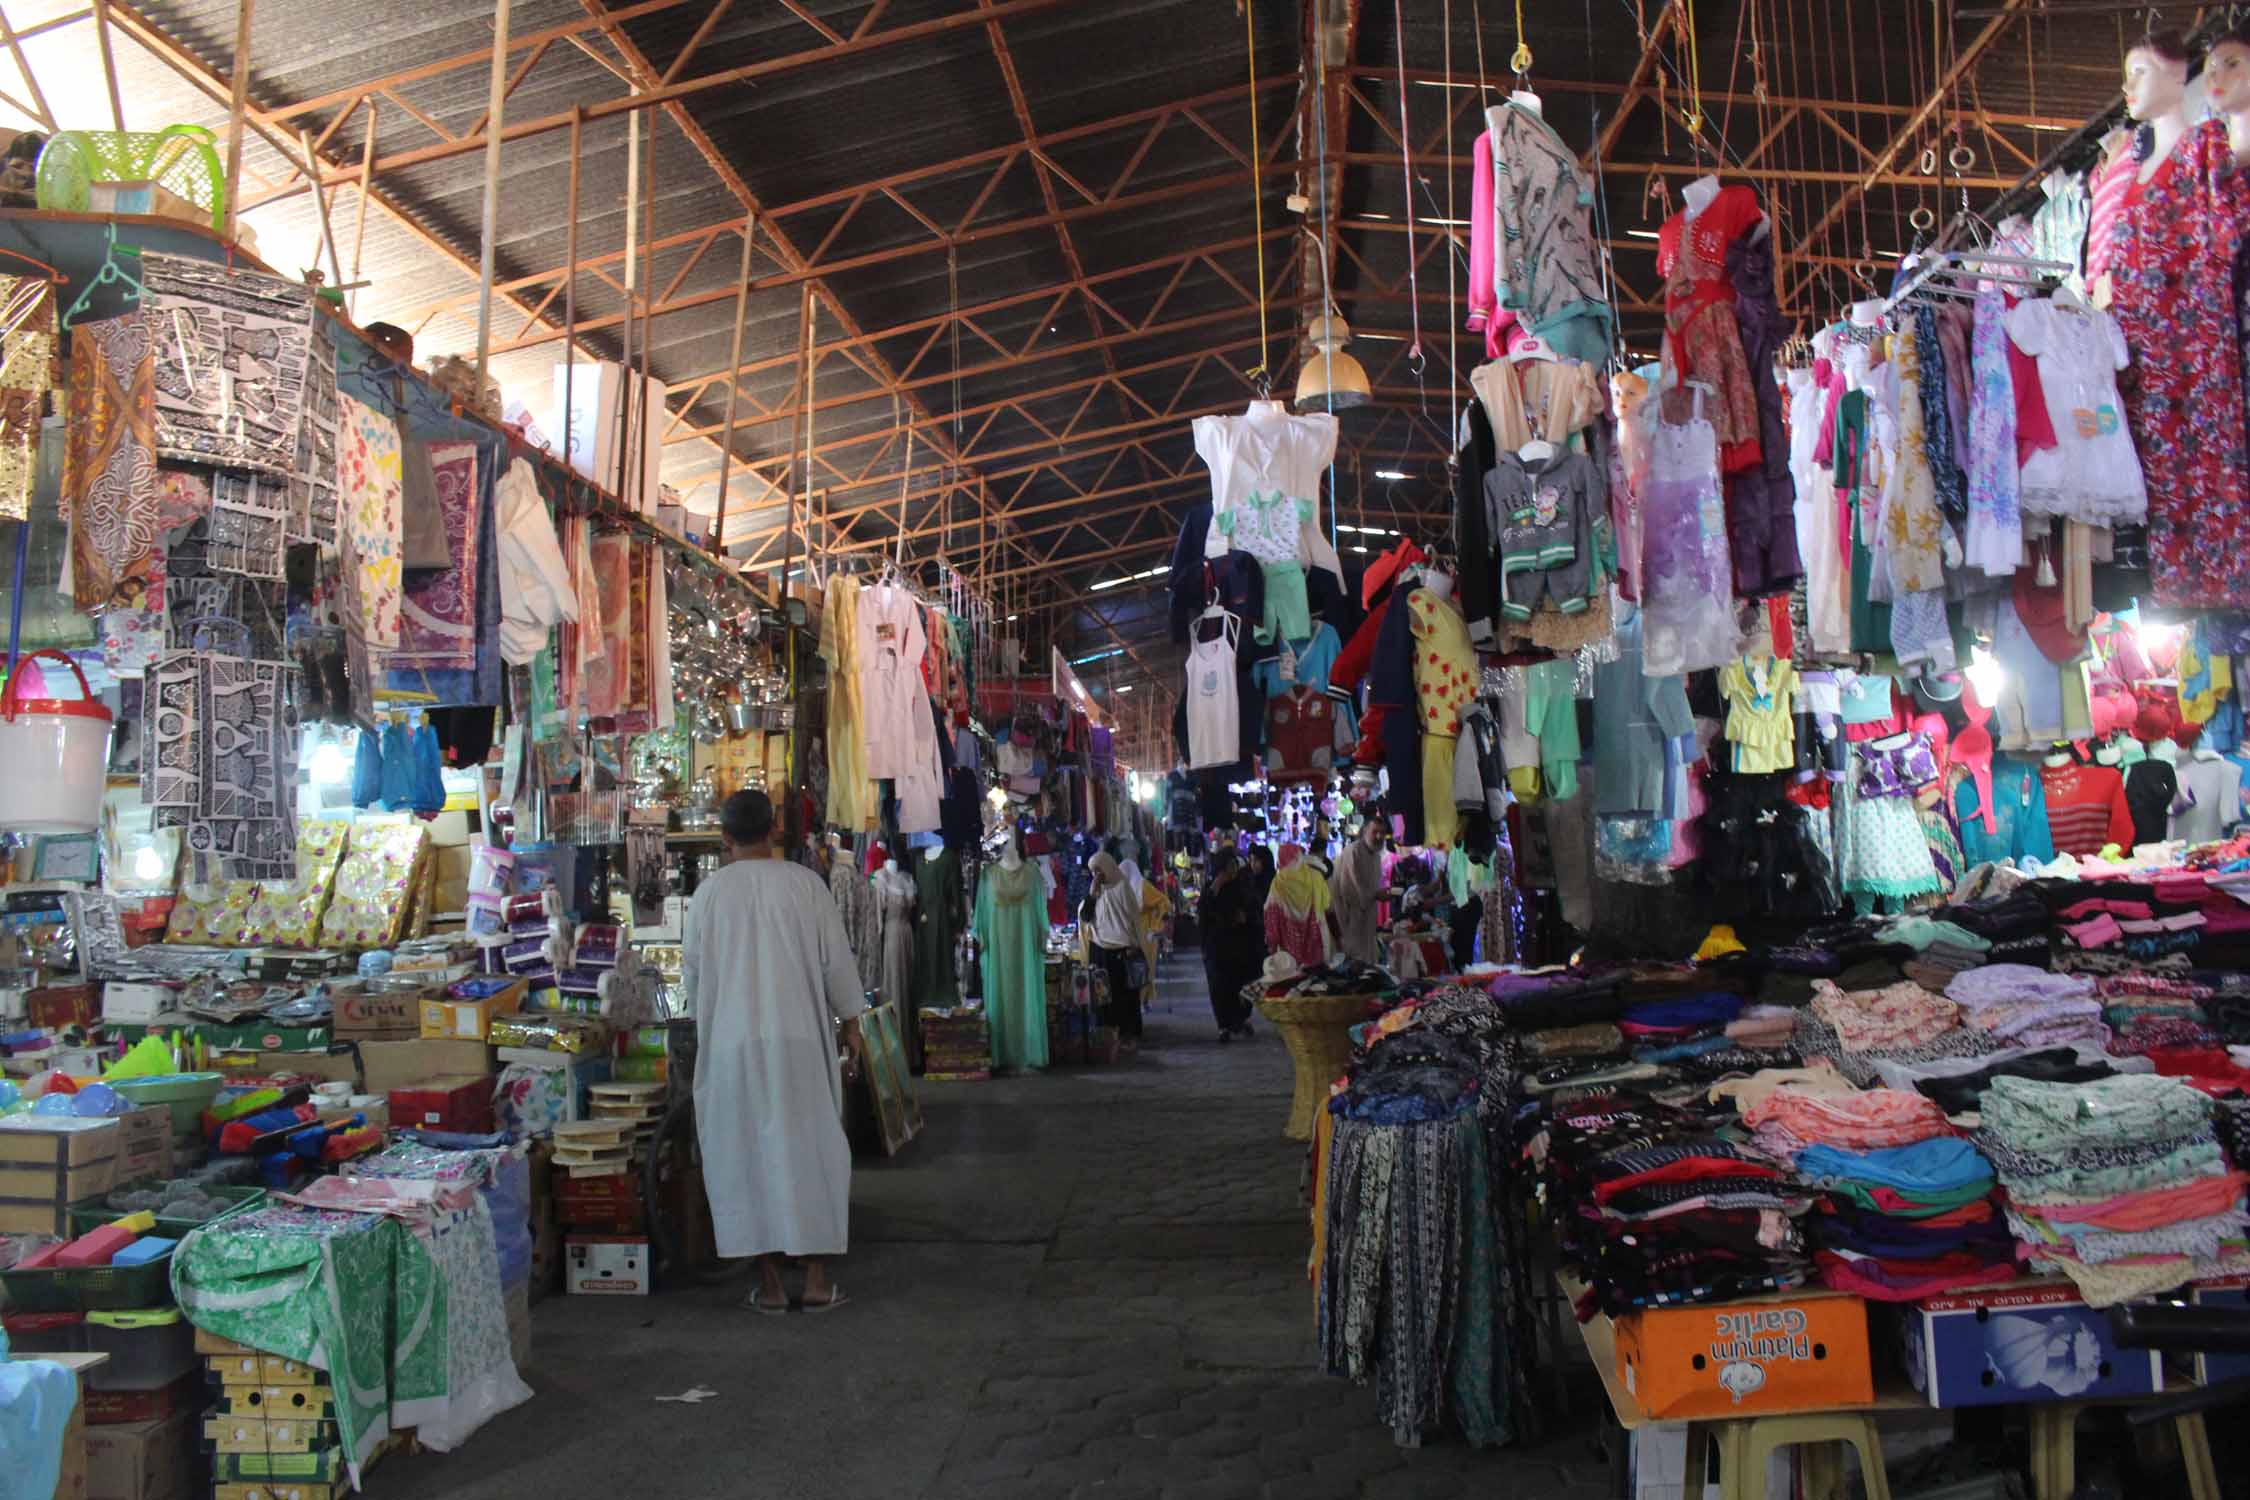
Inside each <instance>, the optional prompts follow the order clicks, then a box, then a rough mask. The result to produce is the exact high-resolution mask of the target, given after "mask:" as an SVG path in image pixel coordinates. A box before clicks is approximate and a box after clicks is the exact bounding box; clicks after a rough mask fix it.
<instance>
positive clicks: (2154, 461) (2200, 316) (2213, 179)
mask: <svg viewBox="0 0 2250 1500" xmlns="http://www.w3.org/2000/svg"><path fill="white" fill-rule="evenodd" d="M2233 169H2234V155H2233V152H2232V150H2231V149H2230V148H2229V146H2228V144H2227V133H2226V126H2225V124H2224V122H2222V121H2217V120H2211V121H2206V122H2205V123H2203V124H2202V125H2199V126H2197V127H2196V129H2195V130H2194V131H2193V132H2191V133H2190V134H2189V135H2188V136H2187V137H2186V138H2185V139H2183V140H2182V141H2180V142H2179V144H2178V145H2176V146H2175V147H2173V149H2172V154H2171V155H2170V156H2169V157H2167V158H2165V160H2164V163H2163V165H2161V166H2159V167H2158V168H2157V169H2156V173H2155V175H2154V176H2153V177H2151V178H2149V180H2148V181H2146V182H2142V183H2138V184H2136V185H2135V186H2134V187H2132V188H2130V189H2128V191H2127V194H2126V203H2125V207H2124V209H2123V211H2122V212H2121V213H2119V215H2118V217H2117V231H2116V241H2115V243H2114V245H2113V246H2112V247H2111V251H2110V264H2109V272H2110V281H2111V286H2112V289H2113V291H2112V298H2113V300H2112V302H2111V311H2112V312H2113V313H2114V314H2115V315H2116V318H2117V321H2118V324H2119V326H2120V327H2121V328H2122V329H2123V330H2124V334H2125V342H2126V344H2127V345H2128V346H2129V347H2130V349H2131V350H2132V353H2133V365H2132V367H2131V370H2130V372H2129V379H2128V380H2127V381H2125V382H2122V384H2123V386H2124V391H2123V394H2124V397H2125V415H2126V420H2127V421H2128V422H2130V423H2131V425H2132V429H2133V442H2134V445H2135V447H2136V448H2138V449H2139V451H2140V457H2141V464H2142V468H2143V470H2144V471H2145V473H2146V475H2147V480H2148V492H2149V574H2150V581H2151V583H2152V585H2153V593H2154V598H2155V602H2156V603H2157V604H2159V605H2167V606H2171V607H2173V608H2184V609H2197V608H2204V609H2239V608H2243V607H2246V606H2250V548H2245V547H2243V546H2242V544H2241V536H2242V531H2243V526H2244V523H2245V521H2246V520H2250V432H2246V430H2245V427H2244V403H2243V381H2242V349H2241V344H2240V342H2239V340H2238V337H2237V334H2236V324H2235V307H2234V264H2233V244H2234V240H2233V236H2232V234H2231V233H2230V232H2229V230H2230V228H2231V226H2230V225H2229V223H2228V222H2227V220H2228V218H2229V215H2228V212H2227V209H2226V207H2225V203H2224V200H2223V197H2222V192H2221V189H2220V186H2219V184H2220V182H2221V180H2222V179H2224V178H2226V177H2227V176H2229V175H2230V174H2231V173H2232V171H2233Z"/></svg>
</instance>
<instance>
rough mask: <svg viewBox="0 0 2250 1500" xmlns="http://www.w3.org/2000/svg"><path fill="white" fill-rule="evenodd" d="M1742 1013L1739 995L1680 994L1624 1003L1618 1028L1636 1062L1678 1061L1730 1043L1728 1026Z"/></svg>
mask: <svg viewBox="0 0 2250 1500" xmlns="http://www.w3.org/2000/svg"><path fill="white" fill-rule="evenodd" d="M1741 1013H1742V997H1741V996H1740V995H1730V994H1725V993H1711V994H1702V995H1679V996H1675V997H1673V998H1670V999H1665V1000H1644V1001H1642V1002H1640V1003H1638V1004H1635V1005H1628V1006H1626V1007H1625V1010H1624V1013H1623V1014H1621V1015H1620V1016H1619V1017H1618V1018H1617V1029H1618V1030H1619V1031H1620V1032H1622V1033H1623V1034H1624V1036H1625V1043H1626V1046H1627V1047H1628V1048H1629V1049H1630V1050H1631V1053H1632V1057H1633V1060H1634V1061H1635V1062H1643V1063H1668V1062H1677V1061H1678V1060H1679V1059H1681V1058H1684V1057H1694V1056H1696V1055H1697V1054H1698V1053H1703V1052H1716V1051H1718V1050H1720V1049H1721V1048H1724V1047H1728V1046H1731V1045H1733V1043H1731V1042H1730V1041H1729V1040H1728V1038H1727V1026H1728V1024H1729V1023H1730V1022H1732V1021H1733V1020H1734V1019H1735V1017H1736V1016H1738V1015H1740V1014H1741ZM1784 1040H1787V1039H1786V1038H1784Z"/></svg>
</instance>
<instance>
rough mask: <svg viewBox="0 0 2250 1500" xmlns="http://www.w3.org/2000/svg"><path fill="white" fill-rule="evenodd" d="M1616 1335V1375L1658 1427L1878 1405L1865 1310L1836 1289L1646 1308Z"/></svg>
mask: <svg viewBox="0 0 2250 1500" xmlns="http://www.w3.org/2000/svg"><path fill="white" fill-rule="evenodd" d="M1615 1337H1616V1343H1617V1373H1618V1375H1619V1377H1620V1378H1621V1379H1623V1381H1624V1382H1625V1388H1626V1389H1627V1390H1628V1391H1631V1392H1632V1393H1633V1395H1634V1397H1635V1398H1636V1399H1637V1400H1638V1401H1639V1402H1640V1403H1641V1406H1642V1408H1643V1409H1644V1410H1646V1411H1647V1412H1648V1414H1649V1415H1650V1416H1652V1417H1655V1418H1657V1419H1658V1420H1659V1421H1666V1422H1678V1421H1684V1420H1688V1419H1692V1418H1696V1417H1735V1416H1747V1415H1750V1414H1752V1413H1755V1412H1788V1411H1815V1410H1820V1409H1823V1408H1827V1407H1836V1406H1851V1405H1854V1404H1861V1403H1865V1402H1868V1401H1872V1400H1874V1399H1875V1377H1874V1372H1873V1370H1872V1369H1871V1368H1870V1366H1869V1363H1868V1347H1867V1304H1866V1303H1865V1302H1863V1301H1862V1300H1861V1299H1859V1298H1858V1297H1852V1296H1846V1295H1844V1294H1842V1293H1838V1292H1822V1291H1809V1290H1802V1289H1800V1290H1798V1291H1795V1292H1785V1293H1780V1294H1776V1295H1772V1296H1766V1297H1754V1298H1751V1299H1750V1300H1748V1301H1745V1302H1729V1303H1725V1304H1717V1305H1712V1306H1687V1307H1658V1308H1647V1309H1644V1310H1643V1311H1641V1312H1637V1313H1631V1314H1628V1315H1627V1316H1625V1317H1622V1318H1619V1319H1617V1320H1616V1323H1615Z"/></svg>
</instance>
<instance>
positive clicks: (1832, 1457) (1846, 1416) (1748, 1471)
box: [1680, 1412, 2215, 1500]
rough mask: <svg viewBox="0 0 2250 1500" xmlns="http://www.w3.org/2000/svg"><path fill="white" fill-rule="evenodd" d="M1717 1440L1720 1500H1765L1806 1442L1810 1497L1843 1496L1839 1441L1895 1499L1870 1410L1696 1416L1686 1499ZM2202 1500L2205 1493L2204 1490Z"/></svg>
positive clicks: (1801, 1462)
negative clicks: (1771, 1462) (1770, 1478)
mask: <svg viewBox="0 0 2250 1500" xmlns="http://www.w3.org/2000/svg"><path fill="white" fill-rule="evenodd" d="M1712 1443H1716V1444H1717V1445H1718V1450H1719V1495H1720V1500H1764V1497H1765V1483H1766V1460H1767V1458H1768V1457H1770V1456H1771V1455H1772V1454H1773V1453H1774V1452H1775V1451H1776V1450H1777V1449H1781V1448H1800V1447H1801V1448H1803V1449H1804V1450H1805V1451H1804V1452H1803V1453H1801V1454H1799V1455H1798V1459H1797V1463H1798V1471H1799V1475H1800V1477H1801V1479H1802V1481H1803V1483H1802V1491H1803V1494H1804V1497H1805V1500H1841V1497H1842V1495H1843V1493H1844V1465H1843V1454H1842V1452H1841V1451H1839V1448H1838V1445H1839V1444H1841V1445H1844V1446H1848V1447H1850V1448H1851V1449H1852V1450H1853V1451H1854V1452H1856V1453H1858V1454H1859V1472H1860V1479H1861V1482H1862V1483H1863V1484H1864V1485H1865V1486H1866V1490H1867V1500H1891V1485H1890V1479H1889V1478H1888V1476H1887V1475H1886V1474H1885V1473H1884V1471H1883V1446H1882V1443H1881V1441H1880V1440H1879V1439H1878V1438H1877V1437H1876V1434H1875V1418H1874V1417H1873V1416H1872V1415H1869V1414H1865V1413H1857V1412H1807V1413H1802V1414H1795V1415H1790V1414H1776V1415H1774V1416H1764V1417H1738V1418H1735V1419H1732V1420H1730V1421H1721V1422H1691V1423H1689V1424H1688V1433H1687V1478H1686V1482H1685V1483H1684V1484H1683V1485H1682V1486H1681V1490H1680V1493H1681V1500H1702V1495H1703V1484H1704V1479H1703V1475H1704V1468H1705V1460H1704V1454H1705V1453H1706V1452H1707V1451H1708V1447H1709V1445H1710V1444H1712ZM2043 1500H2044V1497H2043ZM2196 1500H2203V1497H2202V1496H2201V1495H2198V1496H2197V1497H2196ZM2214 1500H2215V1497H2214Z"/></svg>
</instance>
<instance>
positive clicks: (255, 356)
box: [141, 251, 313, 479]
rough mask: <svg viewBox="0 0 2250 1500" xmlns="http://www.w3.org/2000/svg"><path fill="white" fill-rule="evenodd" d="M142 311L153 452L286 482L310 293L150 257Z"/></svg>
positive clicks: (307, 342)
mask: <svg viewBox="0 0 2250 1500" xmlns="http://www.w3.org/2000/svg"><path fill="white" fill-rule="evenodd" d="M141 306H142V308H143V309H144V310H145V311H146V312H147V313H148V315H149V317H150V320H151V326H152V328H153V330H154V333H155V342H156V368H155V387H156V391H155V396H156V399H155V421H156V448H157V451H158V452H159V453H161V454H162V455H163V456H164V457H166V458H181V459H187V460H189V461H191V462H194V463H206V464H217V465H221V466H224V467H226V468H233V469H254V470H257V471H258V472H260V473H263V474H269V475H272V476H274V477H275V478H277V479H286V478H287V477H288V476H289V474H290V473H291V472H292V471H293V470H294V469H295V468H296V463H297V436H298V425H299V422H300V421H301V419H302V418H303V416H304V410H305V395H306V387H307V381H308V370H309V367H310V364H311V359H312V324H313V296H312V289H311V288H310V287H308V286H306V285H305V284H304V283H303V282H300V281H288V280H284V279H283V278H281V277H279V276H268V275H265V274H263V273H262V272H257V271H243V270H235V269H232V268H230V267H228V266H225V265H222V264H220V263H218V262H216V261H206V260H191V259H188V258H185V257H182V256H175V255H159V254H157V253H155V252H153V251H150V252H145V253H144V254H143V255H142V256H141Z"/></svg>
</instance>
